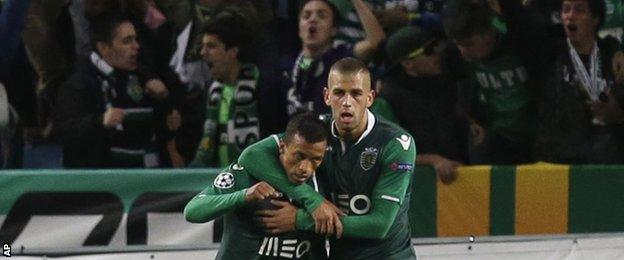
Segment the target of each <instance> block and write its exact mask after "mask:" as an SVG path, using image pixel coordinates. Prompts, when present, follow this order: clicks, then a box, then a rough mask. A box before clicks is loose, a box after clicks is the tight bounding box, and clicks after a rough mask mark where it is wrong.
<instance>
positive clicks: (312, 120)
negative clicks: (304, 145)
mask: <svg viewBox="0 0 624 260" xmlns="http://www.w3.org/2000/svg"><path fill="white" fill-rule="evenodd" d="M327 132H328V131H327V128H326V127H325V124H324V123H323V121H321V120H320V119H319V117H318V116H315V115H313V114H312V113H310V112H306V113H301V114H296V115H295V116H293V117H292V118H291V119H290V121H288V125H286V132H285V133H284V139H283V140H284V142H285V143H289V142H291V141H292V139H293V138H294V136H295V135H299V136H300V137H302V138H303V139H304V140H306V142H308V143H318V142H322V141H326V140H327Z"/></svg>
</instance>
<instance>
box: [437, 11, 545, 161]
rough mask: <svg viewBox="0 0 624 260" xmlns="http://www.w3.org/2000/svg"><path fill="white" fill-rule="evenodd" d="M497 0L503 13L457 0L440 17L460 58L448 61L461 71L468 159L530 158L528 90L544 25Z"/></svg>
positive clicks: (537, 68)
mask: <svg viewBox="0 0 624 260" xmlns="http://www.w3.org/2000/svg"><path fill="white" fill-rule="evenodd" d="M510 2H511V1H505V2H501V4H502V5H501V7H502V15H503V19H504V20H501V18H500V17H499V16H498V15H497V14H496V13H495V12H494V10H493V9H492V8H491V7H490V6H489V5H488V4H487V3H486V2H484V1H472V0H458V1H456V2H455V3H454V4H452V5H450V6H449V7H448V9H447V13H446V14H445V17H444V25H445V29H446V31H447V34H448V35H449V36H450V37H451V38H452V39H453V40H454V42H455V43H456V45H457V47H458V49H459V51H460V52H461V55H462V57H463V59H464V60H465V61H466V62H467V63H466V64H452V65H451V66H452V67H453V68H455V69H457V70H455V71H454V72H453V74H454V76H457V77H465V78H466V80H465V81H463V82H467V83H468V84H467V86H468V87H463V88H462V92H467V94H465V95H464V94H462V95H460V97H461V98H465V101H461V102H462V104H464V105H465V106H466V107H465V108H464V110H465V111H466V112H467V114H468V117H469V120H470V122H471V126H470V131H471V136H470V143H471V146H470V153H469V157H470V162H471V163H486V164H519V163H525V162H530V161H532V156H531V144H532V143H533V140H534V131H535V129H534V128H535V123H536V122H535V120H536V119H535V105H534V93H535V89H536V85H537V84H536V82H535V81H536V79H538V78H539V77H540V76H539V74H538V73H539V71H540V64H541V61H540V59H541V58H544V57H547V56H548V54H547V53H546V52H545V51H543V49H542V48H540V47H542V46H541V45H538V44H541V42H540V40H542V39H546V36H545V32H544V31H545V28H541V30H540V26H538V25H533V23H532V22H531V21H530V19H528V18H529V17H528V16H526V15H525V13H523V12H522V11H521V10H520V8H521V6H520V4H519V3H516V4H517V5H512V4H513V3H510Z"/></svg>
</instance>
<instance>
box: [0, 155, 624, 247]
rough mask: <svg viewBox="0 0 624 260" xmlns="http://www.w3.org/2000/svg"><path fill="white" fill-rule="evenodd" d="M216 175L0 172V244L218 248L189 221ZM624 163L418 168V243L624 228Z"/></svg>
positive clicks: (215, 231) (207, 227)
mask: <svg viewBox="0 0 624 260" xmlns="http://www.w3.org/2000/svg"><path fill="white" fill-rule="evenodd" d="M217 173H218V170H217V169H185V170H34V171H26V170H19V171H2V172H0V243H2V245H4V244H7V245H9V246H10V247H11V248H12V249H13V252H17V253H18V254H19V252H46V251H50V252H52V251H54V252H71V251H75V250H77V249H80V248H83V249H84V248H94V247H96V248H110V249H113V251H118V252H123V251H124V250H126V249H131V248H133V247H137V246H139V247H141V248H150V247H154V248H156V247H162V246H172V247H182V248H184V247H187V248H188V247H190V248H206V247H213V246H215V245H216V244H215V243H217V242H218V241H219V240H220V236H221V232H222V226H221V225H220V224H219V221H217V224H215V223H213V222H210V223H205V224H199V225H198V224H190V223H187V222H186V221H185V220H184V218H183V216H182V210H183V208H184V205H185V204H186V202H187V201H188V200H190V199H191V198H192V197H193V196H194V195H195V194H196V193H197V192H199V191H200V190H202V189H203V188H204V187H205V186H207V185H211V184H212V181H213V179H214V177H215V176H216V174H217ZM623 220H624V167H623V166H589V165H585V166H575V165H573V166H568V165H552V164H532V165H521V166H470V167H461V168H460V169H459V177H458V179H457V180H456V181H455V182H454V183H453V184H451V185H444V184H442V183H440V182H439V181H437V180H436V177H435V173H434V171H433V170H432V169H431V168H427V167H418V168H416V170H415V174H414V179H413V183H412V198H411V205H410V221H411V228H412V234H413V236H414V237H432V238H439V239H443V237H464V236H466V237H467V236H470V235H474V236H500V235H507V236H509V235H535V234H544V235H546V234H576V233H600V232H622V231H624V221H623Z"/></svg>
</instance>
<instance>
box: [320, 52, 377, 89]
mask: <svg viewBox="0 0 624 260" xmlns="http://www.w3.org/2000/svg"><path fill="white" fill-rule="evenodd" d="M335 72H337V73H341V74H350V75H355V74H358V73H365V74H366V75H368V77H369V81H370V71H369V70H368V67H367V66H366V64H364V62H362V61H361V60H358V59H356V58H353V57H347V58H342V59H340V60H339V61H337V62H336V63H334V65H332V66H331V69H330V70H329V75H330V77H331V74H332V73H335ZM369 87H370V86H369ZM328 88H329V86H328Z"/></svg>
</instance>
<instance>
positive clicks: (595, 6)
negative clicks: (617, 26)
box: [561, 0, 607, 32]
mask: <svg viewBox="0 0 624 260" xmlns="http://www.w3.org/2000/svg"><path fill="white" fill-rule="evenodd" d="M566 1H572V0H563V1H561V4H562V5H563V2H566ZM586 1H587V4H588V5H589V12H590V13H591V14H592V17H593V18H598V27H596V32H598V30H599V29H600V27H602V25H603V24H604V21H605V16H606V13H607V5H606V3H605V1H604V0H586Z"/></svg>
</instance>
